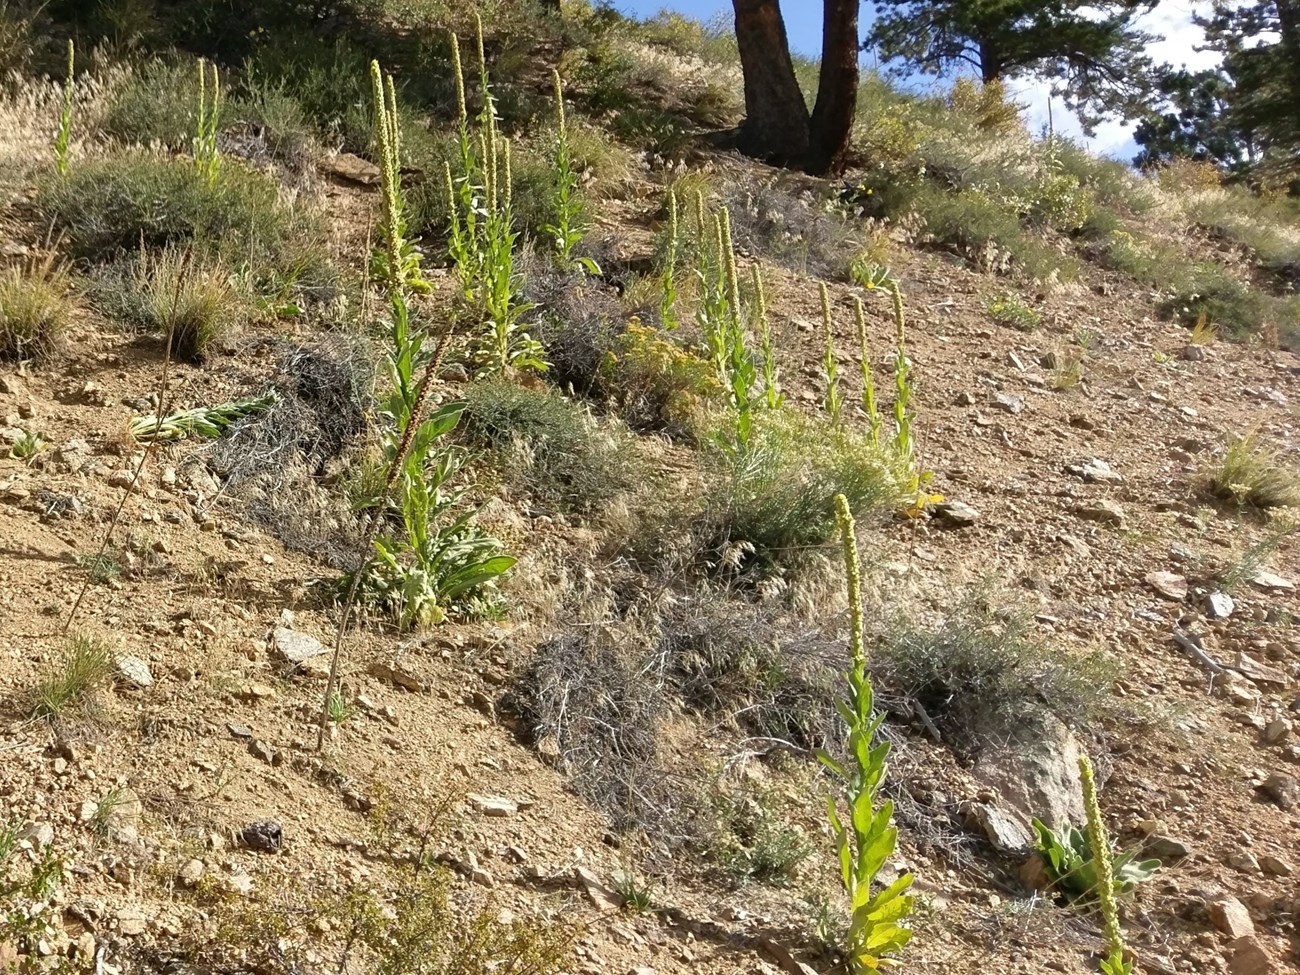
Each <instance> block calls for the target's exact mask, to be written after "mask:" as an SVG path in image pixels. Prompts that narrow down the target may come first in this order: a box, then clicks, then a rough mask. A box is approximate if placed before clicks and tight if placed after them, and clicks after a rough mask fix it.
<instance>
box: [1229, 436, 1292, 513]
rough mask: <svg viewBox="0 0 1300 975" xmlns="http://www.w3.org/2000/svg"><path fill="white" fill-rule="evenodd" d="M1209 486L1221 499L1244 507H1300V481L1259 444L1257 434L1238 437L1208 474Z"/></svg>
mask: <svg viewBox="0 0 1300 975" xmlns="http://www.w3.org/2000/svg"><path fill="white" fill-rule="evenodd" d="M1206 486H1207V488H1208V489H1209V491H1210V493H1211V494H1213V495H1214V496H1215V497H1218V498H1225V499H1227V500H1231V501H1235V502H1236V503H1237V504H1238V505H1239V506H1241V507H1251V508H1258V509H1261V510H1266V509H1269V508H1294V507H1297V506H1300V480H1297V474H1296V472H1295V471H1294V470H1292V469H1291V468H1289V467H1287V466H1286V465H1284V464H1282V463H1281V461H1280V460H1279V459H1278V456H1277V454H1276V453H1275V452H1274V451H1272V450H1269V449H1268V448H1267V447H1263V446H1260V444H1259V443H1258V441H1257V440H1256V437H1255V434H1253V433H1250V434H1247V435H1246V436H1244V437H1238V438H1237V439H1235V440H1233V441H1232V442H1231V443H1229V444H1228V447H1227V449H1226V450H1224V452H1223V455H1222V456H1221V457H1220V458H1219V459H1218V460H1217V461H1216V463H1215V464H1214V466H1213V467H1212V468H1211V469H1210V470H1209V471H1208V472H1207V474H1206Z"/></svg>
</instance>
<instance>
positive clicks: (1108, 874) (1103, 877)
mask: <svg viewBox="0 0 1300 975" xmlns="http://www.w3.org/2000/svg"><path fill="white" fill-rule="evenodd" d="M1079 780H1080V784H1081V785H1082V786H1083V804H1084V808H1085V809H1086V810H1087V813H1088V842H1089V844H1090V845H1091V847H1092V861H1093V864H1094V866H1095V868H1096V873H1097V897H1098V899H1099V900H1100V902H1101V917H1102V924H1103V926H1104V928H1105V932H1106V948H1107V953H1106V957H1105V958H1103V959H1102V960H1101V970H1102V972H1103V973H1104V975H1132V972H1133V962H1132V961H1131V960H1129V959H1128V958H1127V957H1126V951H1125V947H1124V932H1123V931H1122V930H1121V929H1120V926H1119V907H1118V905H1117V904H1116V903H1115V886H1116V885H1115V871H1114V865H1113V863H1112V861H1111V852H1110V838H1109V837H1108V836H1107V835H1106V823H1105V821H1104V820H1103V819H1102V818H1101V805H1100V804H1099V803H1098V801H1097V781H1096V778H1095V777H1094V776H1093V772H1092V761H1091V760H1090V759H1089V758H1088V756H1087V755H1080V756H1079Z"/></svg>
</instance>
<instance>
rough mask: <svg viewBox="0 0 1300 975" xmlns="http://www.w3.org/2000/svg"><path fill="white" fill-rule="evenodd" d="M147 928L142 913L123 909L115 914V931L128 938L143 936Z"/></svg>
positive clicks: (132, 909) (133, 909)
mask: <svg viewBox="0 0 1300 975" xmlns="http://www.w3.org/2000/svg"><path fill="white" fill-rule="evenodd" d="M147 928H148V922H147V921H146V920H145V916H144V913H143V912H142V911H139V910H137V909H135V908H124V909H123V910H121V911H119V912H118V914H117V930H118V933H119V934H124V935H126V936H127V937H129V938H134V937H137V936H138V935H142V934H144V932H145V930H146V929H147Z"/></svg>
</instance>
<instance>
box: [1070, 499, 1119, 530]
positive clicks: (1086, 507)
mask: <svg viewBox="0 0 1300 975" xmlns="http://www.w3.org/2000/svg"><path fill="white" fill-rule="evenodd" d="M1074 513H1075V514H1076V515H1077V516H1078V517H1080V518H1082V519H1084V520H1085V521H1098V522H1101V523H1102V524H1104V525H1114V526H1115V527H1116V528H1123V527H1124V524H1125V520H1124V509H1123V508H1122V507H1121V506H1120V505H1119V503H1118V502H1116V501H1111V500H1109V499H1108V498H1102V499H1101V500H1100V501H1094V502H1093V503H1092V504H1082V505H1079V506H1078V507H1077V508H1075V509H1074Z"/></svg>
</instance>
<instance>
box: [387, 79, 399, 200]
mask: <svg viewBox="0 0 1300 975" xmlns="http://www.w3.org/2000/svg"><path fill="white" fill-rule="evenodd" d="M384 93H385V95H386V96H387V106H388V113H387V114H388V145H389V152H390V153H391V154H392V159H391V165H392V167H393V175H394V176H397V174H398V172H399V169H400V167H401V164H402V163H401V160H402V132H401V127H400V126H399V124H398V117H397V90H396V89H395V88H394V87H393V76H392V75H391V74H389V75H385V76H384Z"/></svg>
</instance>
